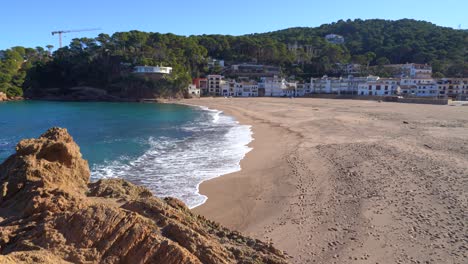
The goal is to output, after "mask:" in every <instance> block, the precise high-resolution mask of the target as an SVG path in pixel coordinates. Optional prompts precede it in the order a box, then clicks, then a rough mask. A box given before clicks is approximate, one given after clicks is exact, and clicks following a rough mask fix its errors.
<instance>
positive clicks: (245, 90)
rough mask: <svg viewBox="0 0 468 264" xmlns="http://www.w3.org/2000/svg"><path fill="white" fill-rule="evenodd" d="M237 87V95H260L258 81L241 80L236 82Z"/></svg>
mask: <svg viewBox="0 0 468 264" xmlns="http://www.w3.org/2000/svg"><path fill="white" fill-rule="evenodd" d="M234 86H235V89H236V93H235V95H236V96H239V97H257V96H258V83H257V82H240V83H237V82H236V83H235V84H234Z"/></svg>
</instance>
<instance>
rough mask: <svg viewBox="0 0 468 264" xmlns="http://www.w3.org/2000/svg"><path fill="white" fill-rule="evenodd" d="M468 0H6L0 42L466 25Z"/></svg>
mask: <svg viewBox="0 0 468 264" xmlns="http://www.w3.org/2000/svg"><path fill="white" fill-rule="evenodd" d="M467 10H468V0H443V1H442V0H406V1H404V0H390V1H389V0H386V1H377V0H374V1H371V0H326V1H324V0H320V1H317V0H281V1H278V0H270V1H266V0H260V1H255V0H236V1H219V0H217V1H215V0H198V1H196V0H195V1H189V0H186V1H180V0H166V1H160V0H135V1H129V0H112V1H111V0H79V1H63V0H62V1H58V0H49V1H37V0H2V3H1V4H0V49H6V48H9V47H12V46H16V45H21V46H27V47H35V46H45V45H47V44H52V45H54V46H56V47H57V46H58V40H57V37H53V36H51V34H50V32H51V31H54V30H68V29H81V28H101V30H100V31H94V32H81V33H72V34H67V35H65V36H64V44H68V43H69V42H70V40H71V39H72V38H75V37H95V36H96V35H97V34H99V33H100V32H105V33H108V34H112V33H113V32H116V31H128V30H132V29H137V30H142V31H152V32H162V33H166V32H171V33H175V34H179V35H191V34H231V35H241V34H247V33H260V32H267V31H273V30H278V29H284V28H288V27H296V26H311V27H314V26H319V25H321V24H324V23H330V22H334V21H337V20H339V19H344V20H346V19H348V18H350V19H354V18H361V19H369V18H383V19H392V20H395V19H401V18H413V19H418V20H426V21H430V22H432V23H435V24H437V25H441V26H447V27H453V28H458V25H459V24H461V25H462V28H468V15H467Z"/></svg>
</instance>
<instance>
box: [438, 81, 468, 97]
mask: <svg viewBox="0 0 468 264" xmlns="http://www.w3.org/2000/svg"><path fill="white" fill-rule="evenodd" d="M437 90H438V94H439V97H444V98H452V99H454V100H460V101H466V100H468V78H442V79H439V80H438V81H437Z"/></svg>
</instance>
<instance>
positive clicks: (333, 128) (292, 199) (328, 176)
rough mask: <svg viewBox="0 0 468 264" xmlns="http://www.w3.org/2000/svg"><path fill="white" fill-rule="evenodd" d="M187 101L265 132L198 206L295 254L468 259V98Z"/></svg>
mask: <svg viewBox="0 0 468 264" xmlns="http://www.w3.org/2000/svg"><path fill="white" fill-rule="evenodd" d="M183 102H184V103H189V104H191V105H202V106H205V107H209V108H213V109H218V110H221V111H223V112H224V113H225V114H226V115H230V116H234V117H235V118H236V120H237V121H239V122H240V123H241V124H248V125H251V126H252V132H253V138H254V141H252V142H251V147H252V148H253V150H252V151H250V152H249V153H247V155H246V156H245V157H244V159H242V160H241V163H240V165H241V168H242V169H241V171H238V172H235V173H231V174H226V175H223V176H220V177H217V178H214V179H211V180H208V181H205V182H203V183H202V184H201V185H200V193H201V194H203V195H206V196H208V200H207V201H206V203H204V204H203V205H201V206H199V207H196V208H194V209H193V211H194V212H195V213H197V214H200V215H202V216H204V217H206V218H208V219H212V220H214V221H216V222H219V223H220V224H222V225H224V226H226V227H228V228H231V229H236V230H238V231H240V232H242V233H244V234H246V235H249V236H252V237H254V238H257V239H261V240H265V241H269V242H270V243H272V244H273V245H274V246H275V247H276V248H278V249H280V250H283V251H285V252H286V253H287V254H288V255H289V256H291V257H292V258H291V262H292V263H301V264H302V263H312V262H317V263H333V262H335V263H395V262H402V263H411V262H415V261H419V262H421V263H425V262H426V263H439V262H444V261H449V262H453V263H461V262H462V259H466V258H467V257H468V256H467V255H466V252H463V251H462V250H461V248H464V247H466V246H468V244H467V243H466V240H463V238H462V237H461V235H456V234H463V233H466V232H468V229H467V227H466V225H463V224H462V223H463V222H466V221H468V218H467V215H466V214H464V213H463V212H466V211H467V210H468V208H466V204H460V203H457V202H456V201H458V200H460V199H464V198H463V197H466V196H465V195H466V190H468V185H467V184H466V181H465V180H464V178H463V176H462V175H468V156H467V153H468V152H466V148H465V147H463V146H466V142H468V134H467V133H466V129H468V108H463V107H449V106H440V105H413V104H400V103H391V102H382V103H380V102H373V101H352V100H327V99H309V98H307V99H306V98H296V99H284V98H255V99H250V98H213V99H211V98H207V99H199V100H184V101H183ZM453 160H456V164H455V163H454V162H453ZM434 223H444V225H443V226H438V225H435V224H434ZM448 233H449V234H452V235H450V236H447V235H444V234H448ZM434 236H437V237H438V238H437V239H436V240H435V238H434ZM464 241H465V242H464Z"/></svg>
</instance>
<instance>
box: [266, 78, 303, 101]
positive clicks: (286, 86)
mask: <svg viewBox="0 0 468 264" xmlns="http://www.w3.org/2000/svg"><path fill="white" fill-rule="evenodd" d="M296 88H297V83H295V82H287V81H286V80H285V79H284V78H279V77H278V76H276V75H275V76H273V77H262V78H261V82H260V83H259V90H264V95H265V96H271V97H282V96H295V94H296V93H295V90H296Z"/></svg>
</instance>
